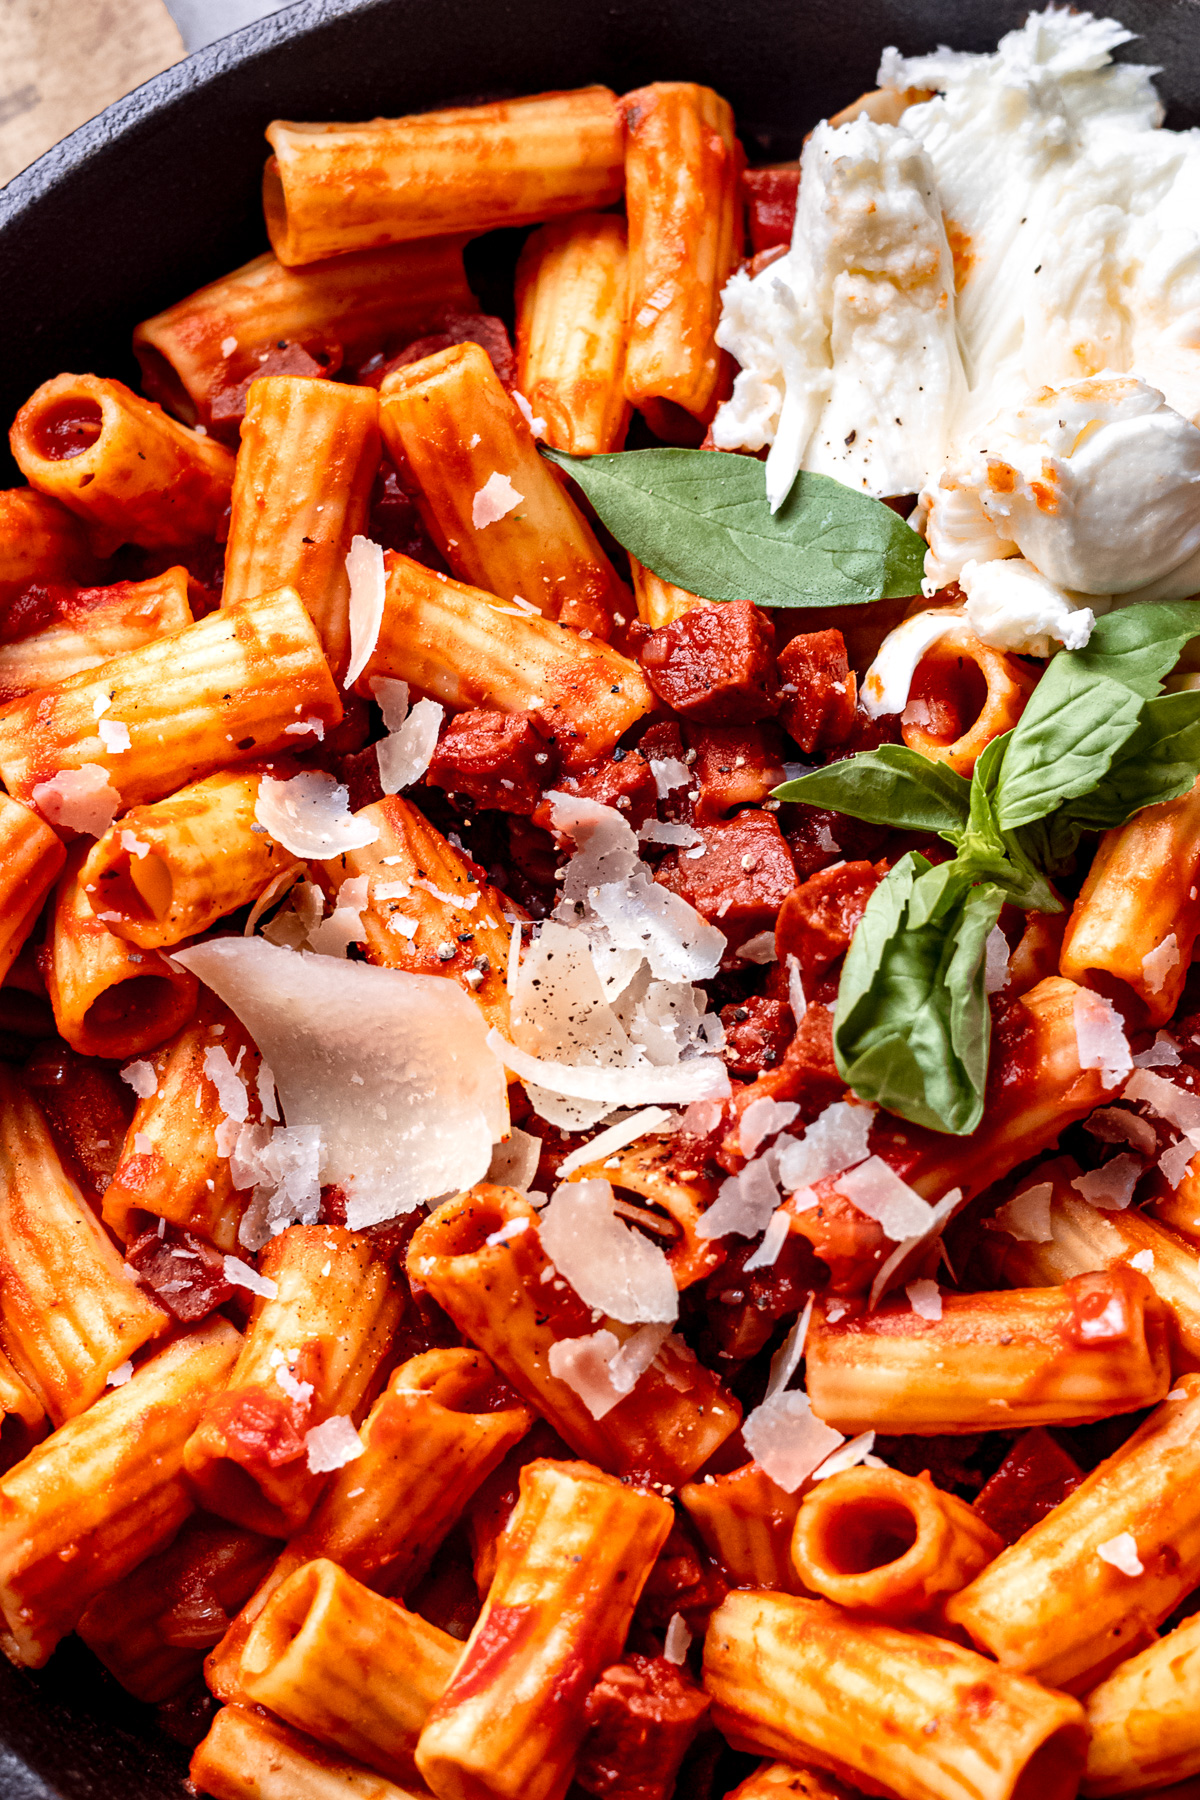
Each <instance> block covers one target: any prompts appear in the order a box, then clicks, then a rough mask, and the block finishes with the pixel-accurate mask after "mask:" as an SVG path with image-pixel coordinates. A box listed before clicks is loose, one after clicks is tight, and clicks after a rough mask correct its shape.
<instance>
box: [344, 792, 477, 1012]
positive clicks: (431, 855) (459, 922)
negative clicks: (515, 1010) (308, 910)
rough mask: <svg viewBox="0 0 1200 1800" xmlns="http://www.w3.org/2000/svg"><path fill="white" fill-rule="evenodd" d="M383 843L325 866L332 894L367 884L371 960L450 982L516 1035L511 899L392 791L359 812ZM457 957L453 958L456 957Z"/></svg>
mask: <svg viewBox="0 0 1200 1800" xmlns="http://www.w3.org/2000/svg"><path fill="white" fill-rule="evenodd" d="M358 816H359V817H361V818H364V819H370V820H371V822H372V824H374V825H375V826H377V828H378V831H379V836H378V837H377V838H376V839H375V841H374V843H372V844H369V845H367V847H366V848H365V849H363V850H348V851H346V852H344V854H343V855H341V856H338V857H335V858H333V859H332V860H331V861H329V862H327V863H322V864H321V865H320V870H321V875H322V880H323V883H324V885H325V886H326V887H327V889H328V890H329V892H330V893H331V894H333V896H334V897H335V899H336V897H337V895H338V894H339V893H340V892H341V890H342V888H343V886H344V885H345V883H346V882H347V881H357V880H361V879H362V878H363V877H364V876H365V877H366V879H367V884H368V885H367V904H366V905H365V906H364V907H363V908H362V911H361V913H360V915H359V916H360V918H361V920H362V928H363V936H364V939H365V942H366V947H367V956H368V958H369V960H370V961H371V962H373V963H378V964H379V965H380V966H381V967H382V968H385V969H407V970H409V971H410V973H412V974H417V975H448V976H449V977H450V978H451V979H452V980H454V981H457V982H458V984H459V986H460V987H463V988H465V989H466V991H467V992H468V993H469V994H470V995H471V997H472V999H473V1000H475V1001H476V1003H477V1004H478V1006H479V1009H480V1011H481V1012H482V1013H483V1015H484V1017H485V1018H486V1020H487V1022H488V1024H489V1025H495V1026H497V1027H498V1028H499V1029H500V1030H501V1031H503V1032H504V1033H505V1035H507V1034H508V1030H509V1016H508V988H507V985H506V979H505V977H506V971H507V969H508V946H509V933H510V929H511V928H510V927H509V925H508V924H507V922H506V919H507V917H508V916H511V915H512V910H513V907H512V901H511V900H507V899H505V897H504V895H503V894H500V893H498V892H497V890H496V889H495V888H494V887H491V886H490V885H489V884H488V883H487V882H480V881H478V880H477V879H476V878H475V876H474V875H473V874H472V873H471V867H472V865H471V864H470V862H469V861H468V859H467V858H466V857H465V856H463V855H462V854H461V853H460V852H459V851H457V850H456V849H455V848H454V846H453V845H452V844H449V843H447V841H446V839H445V838H444V837H443V836H442V834H441V832H440V831H438V830H437V829H436V828H435V827H434V826H432V825H431V824H430V823H429V821H428V819H427V818H426V817H425V815H424V813H422V812H419V811H418V809H417V808H416V807H415V806H413V805H411V804H410V803H409V802H408V801H407V800H404V799H402V798H401V797H400V795H399V794H388V795H386V796H385V798H384V799H382V800H379V801H377V802H376V803H375V804H374V805H373V806H368V807H364V808H363V811H362V813H361V814H360V815H358ZM447 952H449V954H447Z"/></svg>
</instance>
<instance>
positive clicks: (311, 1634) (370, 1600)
mask: <svg viewBox="0 0 1200 1800" xmlns="http://www.w3.org/2000/svg"><path fill="white" fill-rule="evenodd" d="M461 1655H462V1645H461V1644H460V1643H459V1641H458V1639H457V1638H452V1637H451V1636H450V1635H449V1634H448V1633H447V1632H445V1631H439V1630H438V1628H437V1626H436V1625H430V1624H427V1623H426V1621H425V1620H424V1619H422V1618H420V1617H419V1616H418V1615H417V1614H416V1613H410V1612H405V1610H404V1608H403V1607H402V1606H397V1604H396V1602H395V1601H394V1600H385V1599H383V1597H382V1596H381V1595H379V1594H373V1593H372V1592H371V1590H370V1588H365V1587H364V1586H363V1585H362V1583H361V1582H359V1581H355V1580H354V1578H353V1576H351V1575H347V1574H346V1572H345V1570H344V1569H339V1568H338V1566H337V1564H336V1563H333V1562H328V1561H323V1560H322V1561H318V1562H310V1563H305V1565H304V1566H303V1567H302V1568H300V1569H297V1570H296V1572H295V1573H294V1574H293V1575H289V1576H288V1578H287V1580H286V1581H285V1582H284V1583H283V1584H282V1586H281V1587H279V1588H277V1589H276V1591H275V1593H273V1594H272V1596H271V1598H270V1600H269V1601H268V1602H267V1604H266V1606H265V1608H264V1609H263V1612H262V1615H261V1617H260V1618H259V1620H258V1622H257V1624H256V1625H255V1626H254V1629H253V1630H252V1631H251V1633H250V1636H249V1637H248V1638H247V1640H246V1647H245V1649H244V1651H243V1652H242V1680H243V1682H244V1684H245V1688H246V1692H247V1693H248V1694H249V1696H250V1698H251V1699H252V1700H254V1701H256V1702H257V1703H258V1704H259V1705H261V1706H266V1707H269V1708H270V1709H271V1711H272V1712H274V1713H278V1715H279V1717H280V1718H281V1719H286V1721H287V1723H288V1724H289V1725H295V1726H298V1727H299V1729H300V1730H302V1731H307V1732H308V1733H309V1734H310V1735H311V1736H312V1737H315V1738H317V1739H318V1740H319V1741H320V1742H321V1743H323V1744H332V1745H333V1747H334V1749H337V1750H345V1751H346V1752H347V1753H348V1754H349V1755H351V1756H355V1757H357V1758H358V1759H359V1761H360V1762H365V1763H368V1764H369V1765H370V1767H371V1768H373V1769H378V1770H380V1772H381V1773H382V1774H384V1775H393V1776H395V1777H396V1779H397V1780H399V1781H406V1780H409V1779H411V1778H413V1777H414V1776H415V1775H416V1765H415V1763H414V1762H413V1753H414V1751H415V1750H416V1747H417V1739H418V1738H419V1737H420V1735H421V1731H422V1728H423V1727H424V1724H425V1721H426V1719H427V1718H428V1717H429V1713H430V1711H431V1709H432V1707H433V1704H434V1702H435V1701H436V1700H438V1699H440V1698H441V1695H442V1694H443V1693H444V1692H445V1689H446V1685H447V1683H448V1682H449V1680H450V1677H451V1675H452V1674H453V1672H454V1666H455V1664H456V1663H457V1662H458V1659H459V1657H460V1656H461Z"/></svg>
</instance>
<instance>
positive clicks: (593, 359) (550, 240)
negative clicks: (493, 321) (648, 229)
mask: <svg viewBox="0 0 1200 1800" xmlns="http://www.w3.org/2000/svg"><path fill="white" fill-rule="evenodd" d="M628 262H629V256H628V250H627V246H626V230H625V221H624V219H620V218H617V217H616V216H615V215H614V214H612V213H579V214H577V215H576V216H575V217H574V218H573V219H560V220H557V221H556V222H555V223H554V224H553V225H543V226H542V228H541V230H540V231H535V232H534V233H533V235H532V237H530V238H528V239H527V240H526V243H525V248H524V249H523V250H522V252H521V260H520V262H519V263H518V264H517V293H516V303H517V386H518V388H519V389H520V391H521V393H523V394H524V395H525V398H526V399H527V400H528V402H529V404H530V407H531V408H532V410H533V413H534V416H535V418H538V417H540V418H541V419H542V420H543V421H544V430H543V432H542V435H543V436H544V437H545V440H546V442H547V443H548V444H553V445H554V446H555V447H556V448H557V449H559V450H567V451H569V452H570V454H571V455H572V456H595V455H597V454H598V453H599V452H601V451H607V450H619V449H620V448H621V446H622V445H623V444H624V442H625V432H626V430H627V428H628V425H629V412H630V407H629V402H628V401H627V400H626V398H625V344H626V338H627V333H628V325H627V316H628V308H627V303H626V296H627V288H628Z"/></svg>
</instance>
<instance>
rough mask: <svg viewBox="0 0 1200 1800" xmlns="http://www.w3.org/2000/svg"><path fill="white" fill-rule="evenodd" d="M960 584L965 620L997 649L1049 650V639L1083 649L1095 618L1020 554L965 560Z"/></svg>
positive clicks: (1046, 652) (1041, 653)
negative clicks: (999, 558)
mask: <svg viewBox="0 0 1200 1800" xmlns="http://www.w3.org/2000/svg"><path fill="white" fill-rule="evenodd" d="M959 585H960V586H961V588H962V590H963V593H964V594H965V595H966V596H967V606H966V613H967V623H968V624H969V625H970V627H971V630H972V631H973V632H974V633H975V636H976V637H977V638H979V639H980V641H981V642H982V643H985V644H990V645H991V646H992V648H993V649H995V650H1015V651H1017V652H1018V653H1019V654H1020V655H1022V656H1049V654H1050V650H1051V646H1052V644H1065V645H1066V647H1067V649H1068V650H1082V649H1083V647H1084V645H1085V644H1086V643H1087V641H1088V639H1089V638H1090V637H1091V635H1092V627H1093V625H1094V624H1095V623H1096V615H1095V613H1094V612H1093V611H1092V609H1091V607H1089V606H1084V605H1082V604H1081V603H1080V602H1079V601H1078V600H1077V599H1074V598H1072V596H1071V595H1070V594H1066V593H1064V592H1063V590H1062V588H1059V587H1055V585H1054V583H1053V582H1052V581H1047V580H1046V577H1045V576H1044V575H1041V574H1039V573H1038V571H1037V570H1036V569H1035V568H1034V566H1033V564H1032V563H1028V562H1026V561H1025V559H1024V558H1023V557H1020V556H1017V557H1010V558H1008V559H1007V560H1006V561H1004V562H985V563H976V562H969V563H968V564H967V566H966V568H965V569H964V570H963V571H962V574H961V575H960V577H959ZM883 648H886V643H885V644H884V646H883Z"/></svg>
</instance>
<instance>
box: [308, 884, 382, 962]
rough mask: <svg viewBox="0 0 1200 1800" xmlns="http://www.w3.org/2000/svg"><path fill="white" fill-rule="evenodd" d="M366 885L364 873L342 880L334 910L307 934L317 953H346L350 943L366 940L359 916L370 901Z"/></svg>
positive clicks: (331, 954) (335, 954) (322, 954)
mask: <svg viewBox="0 0 1200 1800" xmlns="http://www.w3.org/2000/svg"><path fill="white" fill-rule="evenodd" d="M369 885H370V880H369V877H368V876H366V875H355V876H354V877H353V878H352V879H351V880H349V881H343V883H342V885H341V887H340V888H339V889H338V893H337V905H336V906H335V907H334V910H333V911H332V912H331V913H330V915H329V917H328V918H327V919H322V920H321V922H320V924H319V925H315V926H314V927H313V929H312V930H311V931H310V932H309V934H308V941H309V944H310V945H311V947H312V948H313V949H314V950H315V951H316V952H317V955H318V956H345V954H346V952H347V950H348V949H349V947H350V945H351V944H364V943H365V942H366V940H367V934H366V930H365V929H364V926H363V922H362V916H363V913H364V912H365V910H366V908H367V907H368V906H369V905H370V896H369V893H368V888H369Z"/></svg>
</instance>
